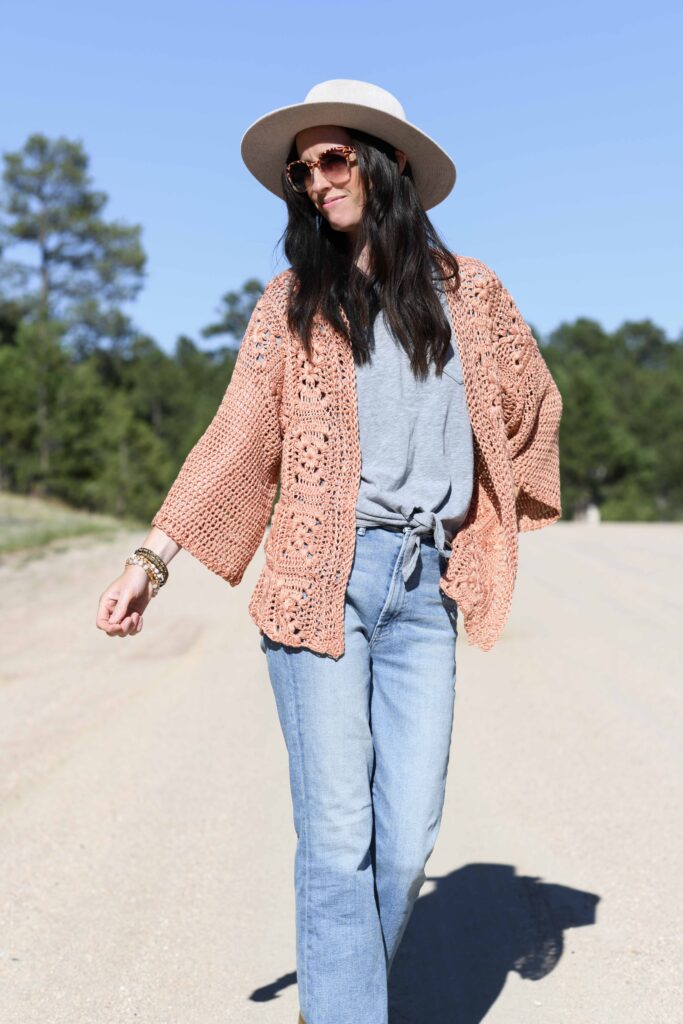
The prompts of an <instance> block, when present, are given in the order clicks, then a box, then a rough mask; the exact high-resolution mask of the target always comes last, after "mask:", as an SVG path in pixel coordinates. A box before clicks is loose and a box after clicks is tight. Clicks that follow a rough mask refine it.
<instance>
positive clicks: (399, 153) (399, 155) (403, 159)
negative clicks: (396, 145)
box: [394, 149, 408, 174]
mask: <svg viewBox="0 0 683 1024" xmlns="http://www.w3.org/2000/svg"><path fill="white" fill-rule="evenodd" d="M394 153H395V154H396V160H397V161H398V169H399V171H400V172H401V174H403V168H404V167H405V165H406V163H407V162H408V158H407V156H406V155H405V153H404V152H403V150H402V149H394Z"/></svg>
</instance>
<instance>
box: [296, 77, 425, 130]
mask: <svg viewBox="0 0 683 1024" xmlns="http://www.w3.org/2000/svg"><path fill="white" fill-rule="evenodd" d="M304 103H357V104H360V106H363V107H371V108H372V109H373V110H381V111H383V112H384V113H385V114H390V115H391V116H392V117H398V118H399V119H400V120H401V121H405V120H406V114H405V110H404V109H403V107H402V106H401V104H400V103H399V101H398V100H397V99H396V97H395V96H393V95H392V94H391V93H390V92H388V91H387V90H386V89H383V88H382V87H381V85H374V84H373V83H372V82H359V81H357V80H356V79H355V78H330V79H329V80H328V81H327V82H318V84H317V85H314V86H313V88H312V89H309V90H308V92H307V93H306V98H305V99H304Z"/></svg>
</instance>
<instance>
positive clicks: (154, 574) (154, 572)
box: [126, 555, 163, 597]
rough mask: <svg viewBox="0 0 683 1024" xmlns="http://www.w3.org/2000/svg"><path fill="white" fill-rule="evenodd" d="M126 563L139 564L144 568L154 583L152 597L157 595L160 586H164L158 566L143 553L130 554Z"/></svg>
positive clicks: (150, 580)
mask: <svg viewBox="0 0 683 1024" xmlns="http://www.w3.org/2000/svg"><path fill="white" fill-rule="evenodd" d="M126 565H139V566H140V568H141V569H144V571H145V573H146V575H147V578H148V580H149V582H150V583H151V584H152V597H156V596H157V594H158V593H159V588H160V587H161V586H163V584H162V583H161V582H160V574H159V570H158V569H157V567H156V566H155V565H153V564H152V563H151V562H148V561H147V559H146V558H143V557H142V556H141V555H129V556H128V558H127V559H126Z"/></svg>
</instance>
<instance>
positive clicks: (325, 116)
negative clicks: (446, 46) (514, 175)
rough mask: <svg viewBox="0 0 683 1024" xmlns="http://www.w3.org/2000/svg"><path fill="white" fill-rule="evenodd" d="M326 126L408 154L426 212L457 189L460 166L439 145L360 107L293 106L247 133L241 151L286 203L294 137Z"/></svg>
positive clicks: (253, 170)
mask: <svg viewBox="0 0 683 1024" xmlns="http://www.w3.org/2000/svg"><path fill="white" fill-rule="evenodd" d="M323 124H336V125H341V126H343V127H345V128H357V129H359V130H360V131H364V132H368V133H370V134H371V135H377V136H378V137H379V138H381V139H383V140H384V141H385V142H388V143H389V144H390V145H392V146H395V147H396V148H397V149H401V150H403V152H404V153H405V154H406V156H407V158H408V161H409V162H410V167H411V170H412V172H413V178H414V180H415V187H416V189H417V192H418V195H419V197H420V202H421V203H422V205H423V206H424V208H425V210H429V209H431V207H433V206H436V205H437V204H438V203H440V202H442V201H443V200H444V199H445V198H446V196H447V195H448V194H449V192H450V191H451V189H452V188H453V186H454V184H455V179H456V169H455V164H454V163H453V161H452V160H451V158H450V157H449V155H448V154H447V153H446V152H445V151H444V150H443V149H442V148H441V146H439V145H438V143H436V142H435V141H434V139H432V138H430V137H429V135H426V134H425V132H423V131H421V130H420V129H419V128H417V127H416V126H415V125H413V124H411V123H410V122H409V121H404V120H402V119H401V118H398V117H394V116H393V115H392V114H387V113H385V112H384V111H382V110H376V109H375V108H373V107H368V106H365V105H364V104H360V103H345V102H337V101H335V102H332V101H320V102H317V103H294V104H292V105H291V106H287V107H279V108H278V109H277V110H272V111H271V112H270V113H269V114H265V115H264V116H263V117H260V118H259V119H258V120H257V121H254V123H253V124H251V125H250V126H249V128H247V130H246V132H245V133H244V135H243V137H242V143H241V146H240V151H241V154H242V159H243V160H244V162H245V164H246V166H247V167H248V169H249V170H250V171H251V173H252V174H253V175H254V177H255V178H256V179H257V180H258V181H260V182H261V184H262V185H264V186H265V188H267V189H268V191H269V192H272V193H274V195H276V196H279V197H280V198H281V199H284V198H285V196H284V192H283V190H282V185H281V174H282V168H283V167H284V164H285V162H286V160H287V155H288V153H289V150H290V147H291V145H292V142H293V141H294V137H295V136H296V134H297V133H298V132H300V131H303V129H304V128H313V127H315V126H317V125H323Z"/></svg>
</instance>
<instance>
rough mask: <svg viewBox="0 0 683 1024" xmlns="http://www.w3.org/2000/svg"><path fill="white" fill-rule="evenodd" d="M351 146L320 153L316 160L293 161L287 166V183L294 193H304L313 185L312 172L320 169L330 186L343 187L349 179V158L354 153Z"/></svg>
mask: <svg viewBox="0 0 683 1024" xmlns="http://www.w3.org/2000/svg"><path fill="white" fill-rule="evenodd" d="M355 152H356V150H355V149H354V147H353V146H334V147H332V148H330V149H326V150H325V152H324V153H321V154H320V156H319V157H318V159H317V160H311V161H310V163H309V161H308V160H293V161H292V163H291V164H287V166H286V172H287V178H288V179H289V183H290V185H291V186H292V188H293V189H294V191H295V192H305V191H306V189H307V188H308V187H309V186H310V185H311V184H312V183H313V172H314V170H315V168H316V167H319V168H320V171H321V173H322V174H324V175H325V177H326V178H327V180H328V181H329V182H330V184H331V185H343V184H344V183H345V182H346V181H348V180H349V178H350V177H351V167H350V165H349V156H350V155H351V153H355Z"/></svg>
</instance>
